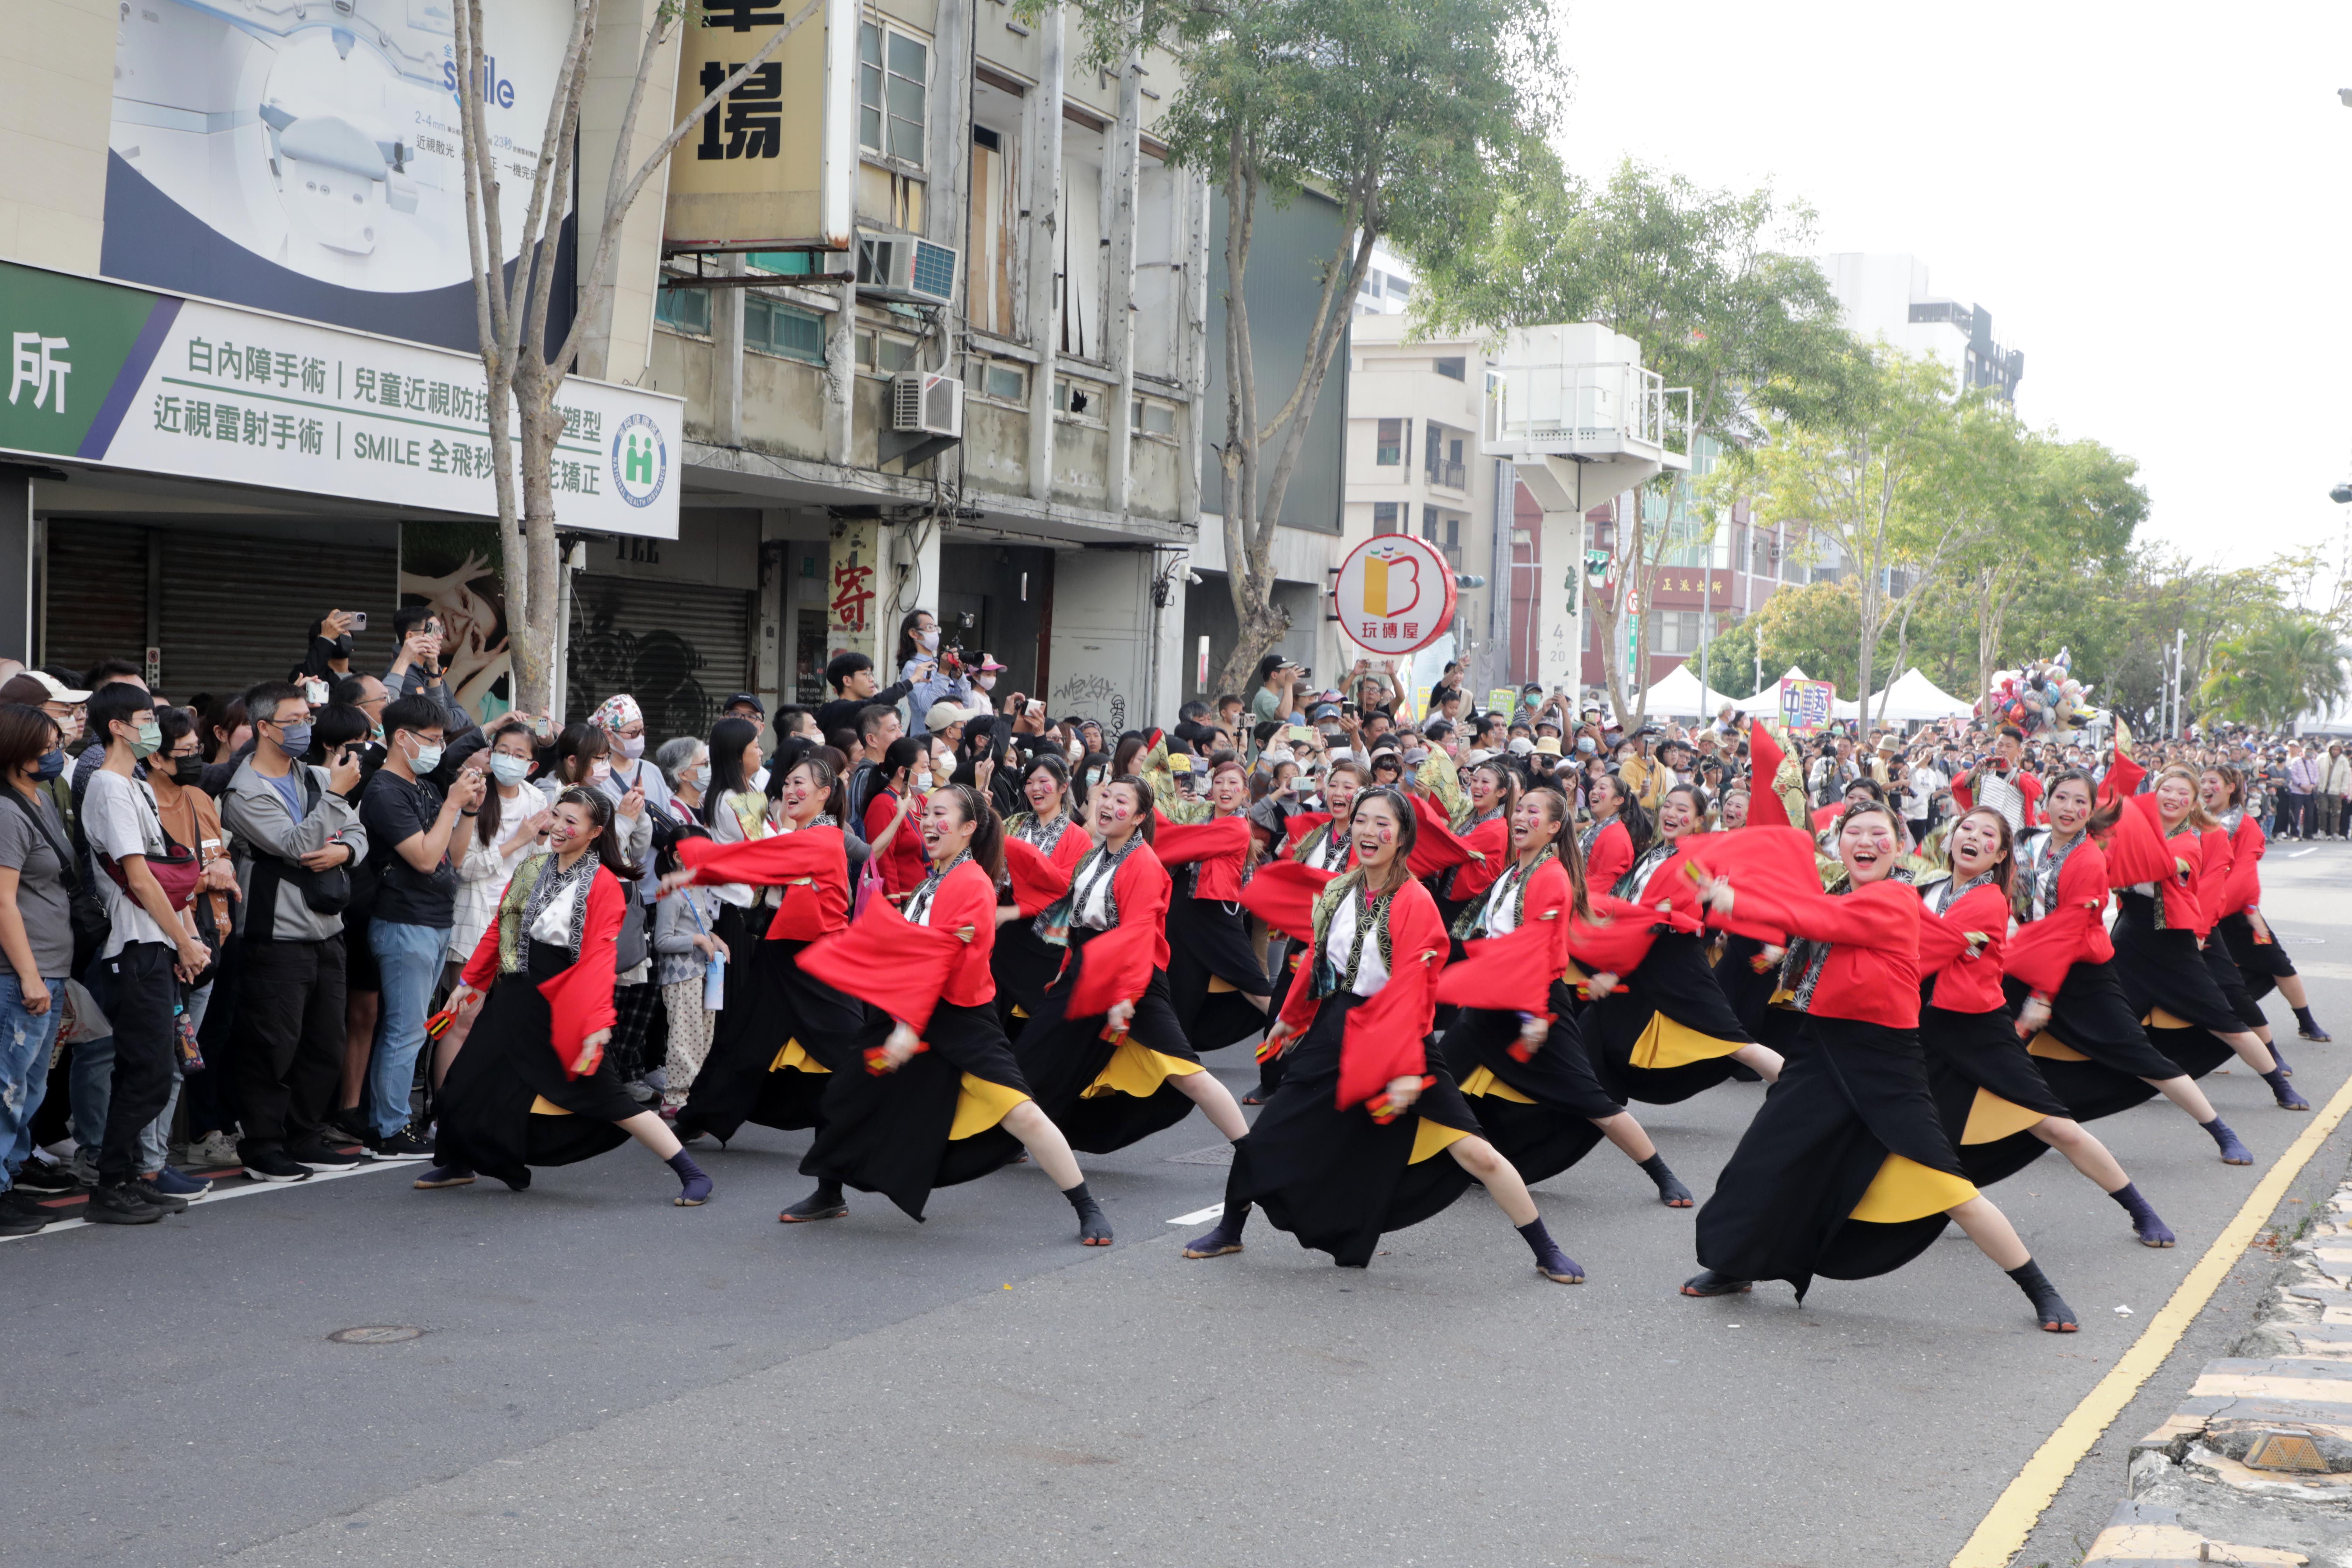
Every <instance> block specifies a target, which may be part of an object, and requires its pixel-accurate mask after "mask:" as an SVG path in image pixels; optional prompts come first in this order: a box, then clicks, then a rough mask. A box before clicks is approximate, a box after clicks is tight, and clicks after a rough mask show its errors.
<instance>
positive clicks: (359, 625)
mask: <svg viewBox="0 0 2352 1568" xmlns="http://www.w3.org/2000/svg"><path fill="white" fill-rule="evenodd" d="M350 614H351V617H352V630H353V631H355V632H363V631H365V630H367V612H366V611H365V610H353V611H352V612H350Z"/></svg>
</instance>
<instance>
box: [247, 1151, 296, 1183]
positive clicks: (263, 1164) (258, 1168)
mask: <svg viewBox="0 0 2352 1568" xmlns="http://www.w3.org/2000/svg"><path fill="white" fill-rule="evenodd" d="M245 1173H246V1174H247V1176H250V1177H251V1178H253V1179H254V1180H255V1181H257V1182H307V1181H309V1180H310V1166H308V1165H303V1164H299V1163H296V1162H295V1161H294V1160H293V1159H291V1158H289V1156H288V1154H287V1152H286V1151H285V1150H283V1149H257V1150H255V1151H254V1152H252V1153H250V1154H247V1156H246V1157H245Z"/></svg>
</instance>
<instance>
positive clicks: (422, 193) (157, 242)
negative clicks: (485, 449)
mask: <svg viewBox="0 0 2352 1568" xmlns="http://www.w3.org/2000/svg"><path fill="white" fill-rule="evenodd" d="M119 16H120V21H119V26H120V29H121V31H120V37H119V39H118V42H117V46H116V59H115V91H114V110H113V124H112V130H111V133H110V153H109V157H108V159H107V188H106V233H105V244H104V253H103V257H102V260H101V269H102V270H103V271H104V272H105V273H106V274H107V275H108V276H110V277H113V278H118V279H124V280H126V281H131V282H139V283H147V284H152V285H157V286H160V287H163V288H168V289H178V290H184V291H185V292H188V293H191V294H196V295H200V296H205V297H208V298H211V299H215V300H226V301H228V302H231V303H236V304H246V305H252V306H257V307H261V308H264V309H268V310H277V311H282V312H286V313H289V314H292V315H299V316H306V317H309V318H310V319H311V320H314V321H328V322H333V323H336V324H339V325H343V326H350V327H358V328H362V329H364V330H366V331H375V332H382V333H386V334H389V335H391V336H394V337H401V338H408V339H412V340H414V341H416V342H430V343H437V344H441V345H443V346H445V347H449V348H457V349H463V350H471V349H473V348H475V347H476V346H477V345H478V339H477V336H476V327H475V316H474V301H473V286H472V271H471V267H470V263H469V261H468V258H467V238H466V211H465V171H464V167H463V164H462V163H461V162H460V158H459V149H460V141H459V130H458V113H457V93H458V91H459V90H460V89H461V84H460V81H459V71H458V69H457V37H456V24H455V20H454V17H453V15H452V5H451V0H324V3H321V0H129V3H127V4H125V5H122V6H121V8H120V12H119ZM569 19H570V18H569V7H567V6H565V5H562V3H561V0H499V4H498V5H493V6H488V7H485V30H486V34H487V37H486V40H485V41H486V44H487V48H486V51H485V52H486V54H487V56H488V60H489V67H488V70H486V71H485V72H484V73H483V77H484V79H483V80H481V81H479V82H478V83H476V84H475V86H476V88H477V89H478V91H480V93H481V94H482V97H483V100H484V101H485V102H486V103H487V104H488V107H489V110H490V116H489V117H490V123H491V127H492V130H493V132H494V133H495V135H496V136H497V138H498V142H497V145H496V149H495V153H496V159H497V163H498V175H499V185H500V193H499V194H500V205H501V218H502V224H501V226H502V229H503V232H504V233H505V234H506V235H507V236H509V237H519V236H520V233H521V231H522V226H523V216H524V210H525V208H526V206H527V205H528V204H529V202H530V186H531V176H532V173H533V170H534V168H535V166H536V164H537V162H538V158H539V147H538V145H537V143H538V142H539V140H540V138H541V135H542V134H543V133H544V132H545V129H546V121H547V110H548V104H549V101H550V99H551V95H552V93H553V91H554V79H555V73H556V70H557V68H558V67H559V66H560V65H561V63H562V58H563V48H564V44H565V42H566V40H567V35H568V32H569V27H568V26H567V24H568V22H569ZM571 243H572V229H571V226H569V224H567V226H566V228H565V249H566V252H567V254H566V256H565V258H563V259H564V266H563V268H562V283H563V284H564V285H566V286H563V287H560V288H559V289H558V291H557V298H558V299H559V300H568V299H570V298H571V294H572V290H571V289H570V288H569V287H568V284H569V280H570V272H571V258H570V257H569V254H568V252H569V251H570V249H571ZM518 245H519V240H517V239H513V238H510V240H509V249H508V253H507V255H505V256H504V257H502V258H500V259H501V260H502V261H503V262H505V263H507V264H508V265H509V267H510V266H511V265H512V263H513V261H514V250H515V248H516V247H517V246H518ZM559 314H560V312H559ZM565 324H566V323H564V322H562V321H557V322H554V323H551V330H552V331H556V332H561V331H562V330H563V328H564V325H565Z"/></svg>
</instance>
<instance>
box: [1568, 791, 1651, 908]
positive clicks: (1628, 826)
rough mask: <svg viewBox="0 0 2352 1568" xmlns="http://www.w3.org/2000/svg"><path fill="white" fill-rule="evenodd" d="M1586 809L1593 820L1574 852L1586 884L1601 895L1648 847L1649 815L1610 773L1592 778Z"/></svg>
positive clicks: (1587, 793) (1586, 794)
mask: <svg viewBox="0 0 2352 1568" xmlns="http://www.w3.org/2000/svg"><path fill="white" fill-rule="evenodd" d="M1585 807H1586V809H1587V810H1589V811H1591V814H1592V820H1591V822H1590V823H1588V824H1586V825H1585V826H1584V829H1583V831H1581V832H1580V833H1579V834H1578V835H1577V836H1576V852H1577V854H1578V855H1579V856H1580V857H1581V858H1582V859H1583V861H1584V875H1585V883H1586V886H1588V887H1592V888H1598V889H1602V890H1604V891H1606V890H1608V889H1613V888H1615V887H1616V886H1617V879H1619V878H1621V877H1622V876H1624V874H1625V873H1626V872H1628V871H1630V870H1632V869H1633V862H1634V860H1635V859H1637V858H1639V857H1640V856H1641V855H1642V853H1643V851H1644V850H1646V849H1647V848H1649V847H1650V815H1649V813H1647V812H1645V811H1643V809H1642V805H1641V803H1640V802H1639V801H1636V800H1635V799H1634V798H1633V790H1632V789H1631V788H1629V787H1628V786H1627V785H1626V783H1625V781H1624V779H1623V778H1622V776H1621V775H1619V774H1617V773H1601V774H1600V775H1598V776H1597V777H1595V778H1593V779H1592V780H1591V784H1589V785H1588V787H1587V788H1586V791H1585Z"/></svg>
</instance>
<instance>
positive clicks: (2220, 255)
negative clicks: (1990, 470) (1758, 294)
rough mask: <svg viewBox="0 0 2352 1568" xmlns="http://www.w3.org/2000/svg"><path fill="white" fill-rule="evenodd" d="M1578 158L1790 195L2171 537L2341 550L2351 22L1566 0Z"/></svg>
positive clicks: (2315, 10)
mask: <svg viewBox="0 0 2352 1568" xmlns="http://www.w3.org/2000/svg"><path fill="white" fill-rule="evenodd" d="M1559 16H1560V26H1561V39H1562V43H1563V47H1564V49H1565V52H1566V56H1567V60H1568V63H1569V65H1570V68H1571V70H1572V72H1573V77H1572V80H1571V84H1570V90H1571V93H1572V99H1571V101H1570V106H1569V109H1568V113H1567V117H1566V133H1565V137H1564V139H1563V141H1562V143H1561V146H1562V151H1563V153H1565V154H1566V156H1567V158H1568V160H1569V162H1570V166H1571V167H1573V168H1575V169H1576V170H1577V172H1578V173H1579V174H1582V175H1583V176H1584V177H1586V178H1587V179H1597V178H1599V177H1601V176H1602V175H1603V174H1606V173H1607V171H1608V170H1609V169H1610V168H1611V167H1612V166H1613V165H1614V163H1616V161H1617V160H1618V159H1619V158H1620V157H1621V156H1624V155H1627V154H1631V155H1633V156H1634V157H1636V158H1639V159H1641V160H1643V161H1644V162H1647V163H1654V164H1656V165H1658V166H1660V167H1662V168H1664V169H1667V170H1672V171H1675V172H1679V173H1681V174H1686V175H1688V176H1690V177H1691V178H1693V179H1695V180H1697V181H1699V182H1701V183H1702V184H1710V185H1737V186H1740V187H1743V188H1745V187H1751V186H1754V185H1756V184H1761V183H1764V182H1767V181H1769V182H1770V183H1771V184H1773V185H1774V186H1775V188H1776V189H1778V190H1780V191H1781V192H1783V193H1785V194H1787V195H1792V196H1800V197H1802V198H1803V199H1804V200H1805V201H1807V202H1808V203H1810V204H1811V205H1812V207H1813V208H1814V209H1815V210H1816V212H1817V213H1818V214H1819V215H1820V227H1819V238H1818V242H1817V246H1816V248H1817V249H1818V250H1820V251H1822V252H1829V251H1841V250H1866V251H1881V252H1909V253H1910V254H1913V255H1916V256H1917V257H1918V258H1921V259H1922V260H1923V261H1925V262H1926V263H1927V268H1928V285H1929V288H1930V289H1932V291H1933V292H1935V293H1937V294H1939V295H1945V296H1948V297H1950V298H1953V299H1956V300H1960V301H1962V302H1964V303H1976V304H1980V305H1982V306H1984V307H1985V308H1986V309H1987V310H1990V311H1991V312H1992V318H1993V328H1994V335H1995V336H1996V337H1997V338H1998V339H1999V340H2000V342H2001V343H2002V345H2003V346H2005V347H2008V348H2013V349H2021V350H2022V351H2023V352H2024V354H2025V379H2024V380H2023V381H2022V382H2021V384H2019V387H2018V394H2017V405H2018V410H2019V412H2020V414H2021V415H2022V416H2024V417H2025V419H2026V420H2027V421H2028V422H2030V423H2031V424H2032V425H2034V426H2037V427H2046V426H2052V425H2054V426H2057V427H2058V429H2059V431H2060V432H2061V433H2062V434H2063V435H2064V436H2067V437H2079V436H2088V437H2095V438H2096V439H2098V440H2101V441H2104V442H2105V443H2107V444H2108V445H2109V446H2110V447H2115V448H2116V449H2117V450H2119V451H2122V452H2125V453H2127V454H2129V455H2130V456H2132V457H2133V458H2137V459H2138V461H2139V464H2140V475H2141V478H2142V479H2143V481H2144V482H2145V483H2146V485H2147V490H2148V495H2149V498H2150V500H2151V502H2152V507H2151V515H2150V519H2149V522H2148V524H2147V530H2146V532H2147V533H2149V534H2154V535H2158V536H2160V537H2161V538H2162V539H2164V540H2166V541H2168V542H2172V543H2174V544H2176V545H2178V546H2179V548H2181V549H2183V550H2186V551H2189V552H2191V553H2193V554H2194V555H2196V556H2197V557H2198V558H2199V559H2200V560H2217V561H2221V562H2223V563H2228V564H2231V565H2249V566H2250V565H2255V564H2258V563H2261V562H2262V561H2263V560H2265V559H2267V558H2268V557H2269V556H2270V555H2271V554H2272V553H2273V552H2276V551H2278V550H2280V549H2283V548H2284V547H2286V546H2287V545H2289V544H2300V543H2313V544H2325V545H2326V546H2327V547H2328V549H2329V551H2330V553H2331V556H2332V555H2333V554H2334V553H2335V552H2336V550H2337V549H2338V547H2339V546H2340V542H2341V541H2342V539H2343V537H2344V531H2345V525H2346V519H2345V516H2344V509H2343V508H2340V507H2337V506H2336V505H2335V504H2334V503H2332V502H2331V501H2329V500H2327V490H2328V488H2329V486H2331V485H2333V484H2334V483H2336V481H2337V480H2339V479H2352V374H2347V371H2352V335H2347V327H2352V308H2347V293H2352V109H2346V108H2344V107H2342V106H2341V105H2340V104H2339V103H2338V101H2337V100H2336V89H2337V88H2338V87H2346V86H2352V5H2346V4H2344V3H2343V0H2336V4H2332V5H2330V4H2313V3H2309V0H2284V3H2276V4H2270V5H2256V6H2250V7H2248V8H2247V9H2245V10H2243V11H2236V10H2230V11H2226V12H2224V11H2221V10H2216V9H2213V8H2210V7H2191V6H2187V5H2179V6H2158V7H2140V6H2127V5H2113V4H2108V5H2084V4H2079V3H2073V4H2070V3H2069V0H2032V3H2020V0H1983V3H1980V4H1978V5H1969V6H1966V7H1962V6H1954V5H1932V6H1931V5H1919V6H1903V5H1887V4H1885V0H1875V3H1868V4H1865V3H1862V0H1781V3H1780V4H1777V5H1758V4H1756V3H1754V0H1738V3H1727V0H1684V3H1683V4H1680V5H1673V6H1669V7H1666V8H1664V9H1661V8H1660V7H1658V6H1655V5H1637V4H1634V3H1633V0H1563V3H1562V8H1561V10H1560V13H1559Z"/></svg>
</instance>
